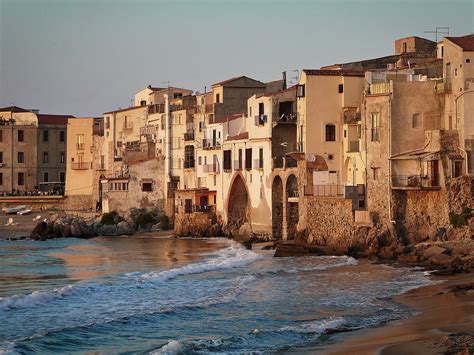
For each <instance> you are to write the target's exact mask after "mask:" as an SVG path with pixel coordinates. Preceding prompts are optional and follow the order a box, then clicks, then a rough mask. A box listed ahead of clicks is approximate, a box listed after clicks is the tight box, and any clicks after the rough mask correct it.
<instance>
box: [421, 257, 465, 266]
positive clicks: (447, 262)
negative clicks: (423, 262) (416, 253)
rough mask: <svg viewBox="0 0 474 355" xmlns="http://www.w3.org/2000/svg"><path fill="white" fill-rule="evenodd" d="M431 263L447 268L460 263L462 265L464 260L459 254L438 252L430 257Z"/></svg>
mask: <svg viewBox="0 0 474 355" xmlns="http://www.w3.org/2000/svg"><path fill="white" fill-rule="evenodd" d="M429 261H430V263H432V264H434V265H436V266H441V267H445V268H452V267H456V266H459V265H462V260H461V258H460V257H458V256H452V255H446V254H437V255H433V256H432V257H431V258H430V259H429Z"/></svg>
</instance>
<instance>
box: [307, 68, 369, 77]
mask: <svg viewBox="0 0 474 355" xmlns="http://www.w3.org/2000/svg"><path fill="white" fill-rule="evenodd" d="M303 71H304V72H305V73H306V75H322V76H330V75H332V76H365V73H364V72H363V71H359V70H321V69H303Z"/></svg>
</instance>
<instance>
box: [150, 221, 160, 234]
mask: <svg viewBox="0 0 474 355" xmlns="http://www.w3.org/2000/svg"><path fill="white" fill-rule="evenodd" d="M150 230H151V231H152V232H160V231H162V228H161V222H158V223H156V224H154V225H152V226H151V229H150Z"/></svg>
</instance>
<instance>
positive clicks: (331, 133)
mask: <svg viewBox="0 0 474 355" xmlns="http://www.w3.org/2000/svg"><path fill="white" fill-rule="evenodd" d="M335 141H336V126H335V125H333V124H328V125H326V142H335Z"/></svg>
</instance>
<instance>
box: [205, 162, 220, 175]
mask: <svg viewBox="0 0 474 355" xmlns="http://www.w3.org/2000/svg"><path fill="white" fill-rule="evenodd" d="M203 170H204V172H205V173H209V174H217V173H218V172H219V164H204V165H203Z"/></svg>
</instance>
